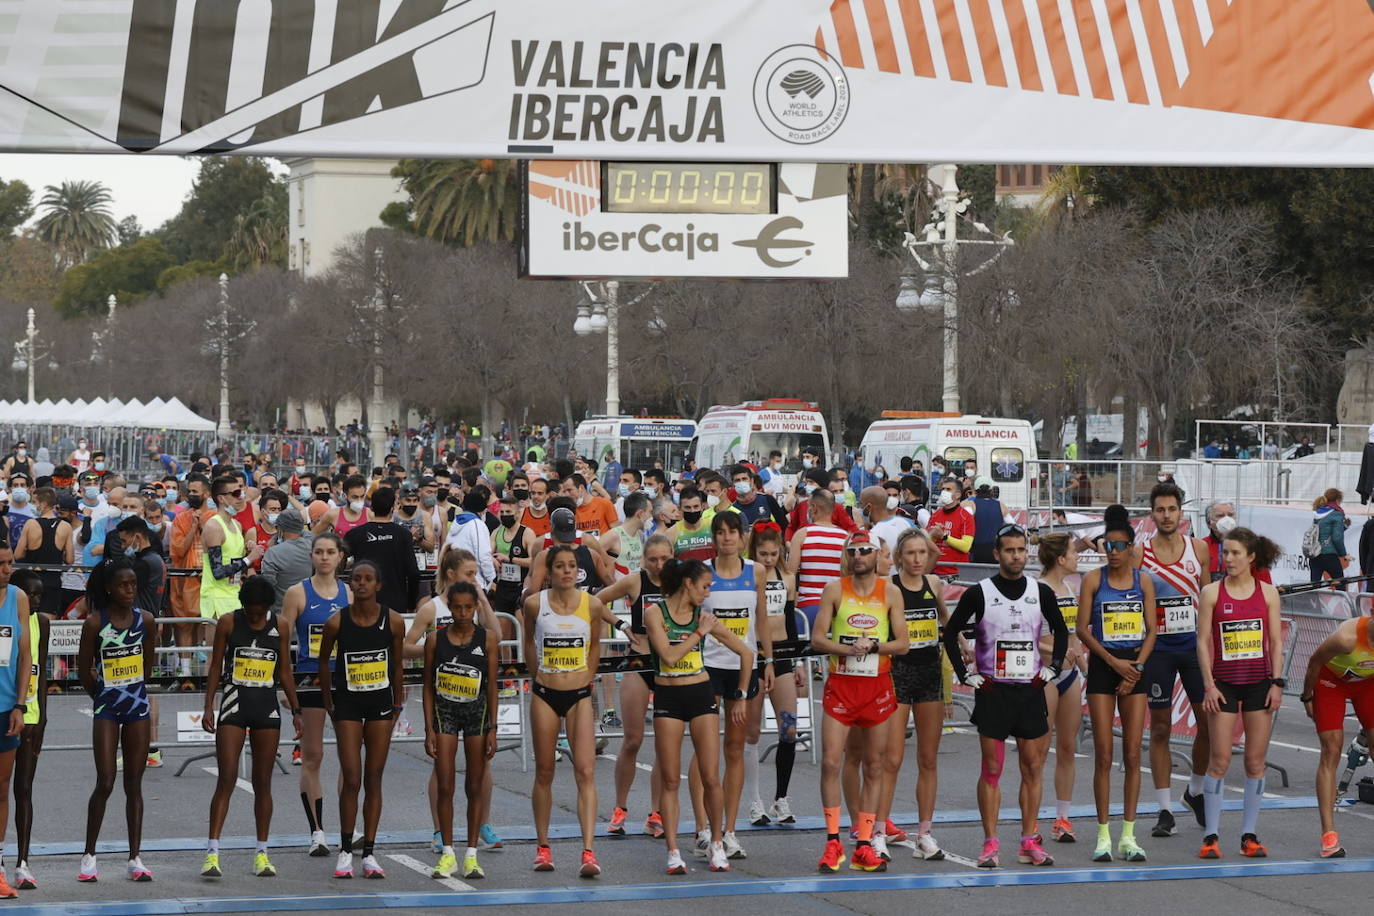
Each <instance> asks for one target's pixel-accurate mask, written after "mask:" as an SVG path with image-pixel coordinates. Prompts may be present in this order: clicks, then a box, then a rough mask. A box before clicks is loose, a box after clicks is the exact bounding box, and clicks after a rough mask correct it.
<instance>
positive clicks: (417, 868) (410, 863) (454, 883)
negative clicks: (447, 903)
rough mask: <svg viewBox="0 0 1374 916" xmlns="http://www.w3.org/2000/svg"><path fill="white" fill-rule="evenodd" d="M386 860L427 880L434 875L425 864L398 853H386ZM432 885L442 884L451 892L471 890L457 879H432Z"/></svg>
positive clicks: (470, 887)
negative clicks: (402, 866) (417, 873)
mask: <svg viewBox="0 0 1374 916" xmlns="http://www.w3.org/2000/svg"><path fill="white" fill-rule="evenodd" d="M387 858H388V859H390V860H391V861H393V862H395V863H396V864H397V865H404V866H405V867H406V868H408V869H410V870H411V871H413V872H419V873H420V874H422V875H424V876H425V877H426V878H429V877H430V876H432V875H433V874H434V869H433V868H431V867H430V866H428V865H426V864H425V863H423V862H421V861H420V860H419V859H413V858H411V857H410V856H403V855H400V854H399V853H398V854H395V855H393V854H390V853H388V854H387ZM434 883H435V884H442V885H443V886H444V887H446V888H448V889H449V890H452V891H470V890H472V889H473V887H472V885H471V884H468V883H466V882H463V881H459V880H458V879H457V878H436V879H434Z"/></svg>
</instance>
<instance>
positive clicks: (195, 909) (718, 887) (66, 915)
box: [4, 858, 1374, 916]
mask: <svg viewBox="0 0 1374 916" xmlns="http://www.w3.org/2000/svg"><path fill="white" fill-rule="evenodd" d="M1369 872H1374V858H1358V859H1317V860H1314V861H1311V860H1296V859H1295V860H1286V861H1265V862H1225V863H1216V864H1197V865H1146V866H1141V867H1140V868H1066V869H1057V868H1041V869H1034V870H1023V871H1002V870H997V869H992V870H980V871H976V872H975V871H968V872H955V873H949V874H937V875H855V876H835V877H824V876H809V877H797V878H753V879H749V880H746V881H722V882H683V883H667V882H665V883H660V884H631V885H614V884H587V885H583V886H580V887H558V888H546V889H537V888H524V889H519V890H491V891H471V892H466V891H464V892H455V893H446V892H435V893H399V894H396V893H393V894H321V895H319V896H310V897H301V896H291V897H196V898H169V899H164V900H106V901H81V902H79V903H76V902H73V903H51V904H45V905H38V906H22V905H20V906H14V905H6V906H5V908H4V909H5V912H6V913H7V914H12V916H175V914H192V913H258V912H296V913H305V912H320V911H322V910H366V909H401V908H412V907H413V908H434V907H446V906H516V905H522V904H523V905H530V904H545V905H549V904H553V905H557V904H569V903H613V902H624V901H640V900H682V899H695V898H701V897H744V896H753V895H762V894H844V893H852V892H856V891H858V892H866V893H873V892H875V891H908V890H933V889H951V888H971V887H1014V886H1018V885H1020V886H1045V885H1062V884H1086V883H1100V882H1103V881H1108V882H1113V881H1180V880H1189V879H1197V878H1271V877H1285V876H1291V875H1336V874H1346V875H1349V874H1365V873H1369Z"/></svg>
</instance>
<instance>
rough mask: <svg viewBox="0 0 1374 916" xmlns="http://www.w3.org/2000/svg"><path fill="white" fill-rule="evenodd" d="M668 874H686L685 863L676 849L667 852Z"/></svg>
mask: <svg viewBox="0 0 1374 916" xmlns="http://www.w3.org/2000/svg"><path fill="white" fill-rule="evenodd" d="M668 874H670V875H685V874H687V863H686V862H684V861H682V853H680V852H678V851H677V850H676V849H674V850H673V851H672V852H670V853H668Z"/></svg>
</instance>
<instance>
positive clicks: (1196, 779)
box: [1188, 773, 1207, 795]
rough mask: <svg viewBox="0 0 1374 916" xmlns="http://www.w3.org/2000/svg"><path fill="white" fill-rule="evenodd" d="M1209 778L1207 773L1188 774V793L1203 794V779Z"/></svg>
mask: <svg viewBox="0 0 1374 916" xmlns="http://www.w3.org/2000/svg"><path fill="white" fill-rule="evenodd" d="M1206 778H1207V774H1206V773H1191V774H1189V776H1188V794H1189V795H1201V794H1202V781H1203V780H1204V779H1206Z"/></svg>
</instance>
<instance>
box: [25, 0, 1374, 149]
mask: <svg viewBox="0 0 1374 916" xmlns="http://www.w3.org/2000/svg"><path fill="white" fill-rule="evenodd" d="M0 7H3V15H0V45H3V54H0V88H2V89H3V90H4V91H3V92H0V149H8V150H55V151H73V150H75V151H90V152H121V151H135V152H152V153H168V154H187V153H220V152H234V151H241V152H244V153H254V154H261V155H277V156H290V155H321V156H384V157H390V156H436V157H437V156H461V157H546V158H552V159H563V160H580V159H599V160H626V159H631V160H654V159H665V160H670V159H678V160H691V161H699V160H718V161H735V162H780V161H798V162H818V161H820V162H849V161H879V162H883V161H907V162H927V161H948V160H953V161H965V162H966V161H984V162H1046V163H1154V164H1232V165H1239V164H1266V163H1267V164H1277V165H1294V166H1295V165H1333V166H1334V165H1352V166H1371V165H1374V83H1372V82H1371V80H1374V0H835V2H831V0H749V2H742V0H690V2H687V0H654V2H634V3H627V2H624V0H614V2H613V0H347V2H341V0H98V2H92V0H5V2H3V3H2V4H0Z"/></svg>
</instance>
